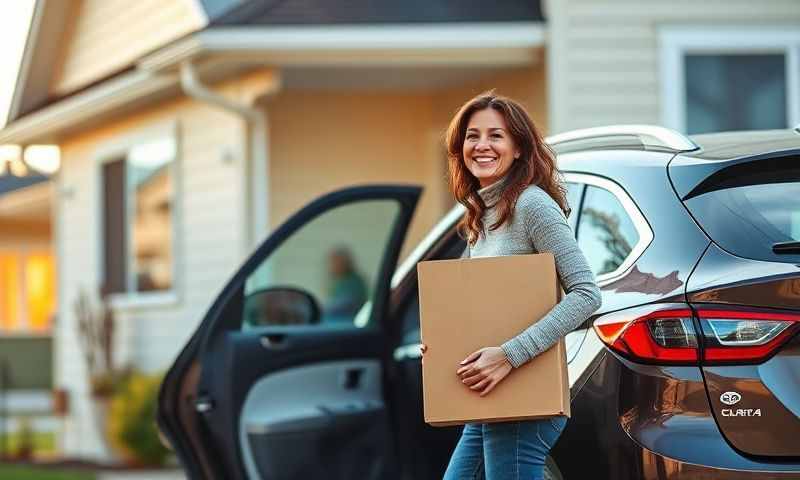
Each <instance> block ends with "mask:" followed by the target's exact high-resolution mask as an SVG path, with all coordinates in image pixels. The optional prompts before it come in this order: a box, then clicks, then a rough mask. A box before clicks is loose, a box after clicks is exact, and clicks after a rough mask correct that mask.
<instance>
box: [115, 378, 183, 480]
mask: <svg viewBox="0 0 800 480" xmlns="http://www.w3.org/2000/svg"><path fill="white" fill-rule="evenodd" d="M159 385H161V377H160V376H148V375H143V374H141V373H137V372H133V373H131V374H130V375H129V376H127V378H126V380H125V381H124V382H123V383H122V384H121V385H119V388H118V389H116V391H115V392H114V394H113V395H112V397H111V403H110V405H109V411H108V423H107V429H108V438H109V441H110V443H111V444H112V446H113V447H114V448H115V449H116V450H117V451H118V452H120V453H121V454H122V456H123V457H125V459H126V460H127V461H128V462H130V463H133V464H137V465H153V466H155V465H162V464H163V463H164V460H165V459H166V457H167V455H168V453H169V452H168V451H167V449H166V448H165V447H164V446H163V445H162V444H161V441H160V440H159V438H158V430H157V428H156V406H157V404H158V388H159Z"/></svg>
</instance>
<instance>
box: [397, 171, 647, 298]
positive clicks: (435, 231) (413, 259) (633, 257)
mask: <svg viewBox="0 0 800 480" xmlns="http://www.w3.org/2000/svg"><path fill="white" fill-rule="evenodd" d="M563 176H564V180H565V181H567V182H572V183H578V184H582V185H592V186H595V187H598V188H602V189H604V190H607V191H609V192H610V193H611V194H612V195H614V197H615V198H616V199H617V200H619V202H620V204H622V207H623V208H624V209H625V212H626V213H627V214H628V216H629V217H630V219H631V221H632V222H633V225H634V227H635V228H636V231H637V232H638V234H639V241H638V242H636V245H634V246H633V248H632V249H631V252H630V253H629V254H628V256H627V257H626V258H625V261H624V262H622V264H621V265H620V266H619V267H617V269H616V270H614V271H613V272H607V273H604V274H602V275H597V276H596V277H595V280H596V281H597V284H598V285H599V286H601V287H602V286H603V285H606V284H609V283H611V282H613V281H614V280H616V279H617V278H619V277H621V276H622V275H624V274H626V273H627V271H628V269H630V268H631V266H633V264H634V263H636V261H637V260H639V257H641V256H642V254H643V253H644V251H645V250H647V247H648V246H649V245H650V243H652V241H653V238H654V235H653V229H652V228H650V224H649V223H648V222H647V219H646V218H645V217H644V214H642V212H641V211H640V210H639V207H637V206H636V203H635V202H634V201H633V200H632V199H631V197H630V196H629V195H628V193H627V192H626V191H625V189H623V188H622V187H621V186H619V185H618V184H617V183H615V182H613V181H611V180H609V179H607V178H603V177H598V176H595V175H591V174H586V173H572V172H564V174H563ZM465 211H466V209H465V208H464V206H463V205H461V204H457V205H456V206H454V207H453V208H452V209H451V210H450V211H449V212H448V213H447V214H446V215H445V216H444V217H443V218H442V220H440V221H439V223H437V224H436V225H435V226H434V227H433V228H432V229H431V230H430V232H429V233H428V234H427V235H426V236H425V238H423V239H422V241H420V243H419V244H417V246H416V247H415V248H414V250H412V251H411V253H410V254H409V255H408V257H406V259H405V260H404V261H403V263H402V264H400V266H398V267H397V269H396V270H395V273H394V275H393V276H392V284H391V286H392V288H395V287H397V286H398V285H400V282H402V281H403V279H404V278H405V277H406V276H407V275H408V274H409V273H410V272H411V271H412V270H413V269H414V268H416V265H417V262H419V261H420V259H421V258H422V257H423V256H424V255H425V254H427V253H428V251H429V250H430V249H431V248H432V247H433V245H434V244H435V243H436V242H438V241H439V240H440V239H441V238H442V236H443V235H445V234H446V233H447V232H448V231H449V230H450V229H451V228H453V226H454V225H455V224H456V223H457V222H458V221H459V219H461V217H462V216H463V215H464V212H465Z"/></svg>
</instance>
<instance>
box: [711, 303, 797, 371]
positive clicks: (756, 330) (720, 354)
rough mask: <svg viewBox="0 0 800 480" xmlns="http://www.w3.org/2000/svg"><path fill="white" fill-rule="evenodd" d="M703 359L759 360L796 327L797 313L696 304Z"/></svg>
mask: <svg viewBox="0 0 800 480" xmlns="http://www.w3.org/2000/svg"><path fill="white" fill-rule="evenodd" d="M697 316H698V318H699V319H700V328H701V329H702V330H703V339H704V340H703V343H704V345H703V347H704V348H703V359H704V360H705V363H709V364H712V363H759V362H762V361H764V360H766V359H767V358H768V357H769V356H771V355H772V354H773V353H775V352H776V351H777V350H778V348H780V346H781V345H783V344H784V343H785V342H786V341H787V340H788V339H789V338H790V337H792V336H793V335H794V334H795V333H796V332H797V330H798V328H800V314H792V313H779V312H770V311H762V310H744V309H743V310H732V309H711V308H703V307H701V308H698V310H697Z"/></svg>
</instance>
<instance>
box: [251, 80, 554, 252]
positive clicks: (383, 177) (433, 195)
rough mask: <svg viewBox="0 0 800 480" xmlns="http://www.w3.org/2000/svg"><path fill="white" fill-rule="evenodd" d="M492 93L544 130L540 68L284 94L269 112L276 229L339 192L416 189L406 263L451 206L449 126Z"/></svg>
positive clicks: (271, 199)
mask: <svg viewBox="0 0 800 480" xmlns="http://www.w3.org/2000/svg"><path fill="white" fill-rule="evenodd" d="M491 88H495V89H496V90H497V92H498V93H500V94H505V95H508V96H511V97H513V98H515V99H517V100H519V101H520V102H521V103H522V104H524V105H525V106H526V107H528V109H529V111H530V112H531V116H532V117H533V119H534V122H536V124H537V126H538V127H539V128H540V129H541V130H542V131H543V132H545V131H546V130H547V121H546V117H547V115H546V98H547V93H546V85H545V74H544V67H543V66H542V65H538V66H536V67H531V68H521V69H517V70H514V71H510V72H505V73H502V74H498V75H494V76H491V77H488V78H483V79H482V80H480V81H478V82H465V83H464V84H462V85H458V86H454V87H450V88H445V89H437V90H425V91H417V92H408V91H395V92H385V91H368V90H367V91H348V90H344V91H336V90H334V91H314V90H288V91H285V92H282V93H280V94H279V95H278V96H277V97H276V98H275V99H274V100H273V101H271V102H270V103H269V105H268V106H267V107H266V110H267V114H268V116H269V124H270V134H269V137H270V167H269V168H270V170H269V188H268V191H269V205H270V212H269V218H270V221H271V227H275V226H277V225H279V224H280V223H282V222H283V221H284V220H286V219H287V218H288V217H289V215H290V214H291V213H293V212H295V211H296V210H298V209H299V208H300V207H302V206H303V205H305V204H306V203H308V202H309V201H311V200H313V199H314V198H316V197H318V196H320V195H322V194H324V193H326V192H330V191H332V190H335V189H338V188H342V187H345V186H352V185H358V184H365V183H400V184H417V185H421V186H423V187H424V191H423V195H422V198H421V200H420V203H419V205H418V207H417V211H416V214H415V218H414V220H413V222H412V224H411V227H410V230H409V234H408V236H407V240H406V243H405V246H404V248H403V251H402V252H401V258H403V257H404V256H405V255H406V254H407V253H409V252H410V250H411V249H412V248H413V247H414V246H415V245H416V244H417V243H418V242H419V240H421V239H422V237H424V235H425V234H427V232H428V230H429V229H430V228H431V227H432V226H433V225H434V224H436V223H437V222H438V221H439V219H440V218H441V216H442V215H443V214H444V213H445V212H446V211H447V210H449V208H450V207H452V205H453V204H454V202H453V200H452V198H451V195H450V193H449V190H448V187H447V166H446V151H445V145H444V140H445V132H446V130H447V126H448V124H449V122H450V119H451V118H452V116H453V114H454V113H455V112H456V110H457V109H458V108H459V107H460V106H461V104H463V103H464V102H465V101H467V100H469V99H470V98H471V97H473V96H474V95H476V94H478V93H480V92H483V91H486V90H488V89H491Z"/></svg>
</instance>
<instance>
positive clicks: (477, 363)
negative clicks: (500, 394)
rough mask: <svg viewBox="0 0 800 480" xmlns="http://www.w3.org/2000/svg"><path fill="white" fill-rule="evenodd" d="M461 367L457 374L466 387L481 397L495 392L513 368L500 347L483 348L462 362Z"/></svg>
mask: <svg viewBox="0 0 800 480" xmlns="http://www.w3.org/2000/svg"><path fill="white" fill-rule="evenodd" d="M461 365H463V366H462V367H461V368H459V369H458V371H456V374H457V375H458V376H459V377H461V381H462V382H463V383H464V385H466V386H468V387H469V388H470V389H471V390H475V391H476V392H478V393H480V396H481V397H483V396H485V395H488V394H489V392H491V391H492V390H494V387H495V386H497V384H498V383H500V382H501V381H502V380H503V379H504V378H506V376H507V375H508V374H509V373H511V369H512V368H513V367H512V366H511V364H510V363H509V362H508V358H506V354H505V352H504V351H503V349H502V348H500V347H486V348H481V349H480V350H478V351H476V352H473V353H472V354H470V356H468V357H467V358H465V359H464V360H462V361H461Z"/></svg>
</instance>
